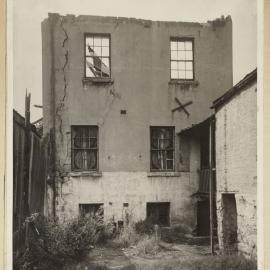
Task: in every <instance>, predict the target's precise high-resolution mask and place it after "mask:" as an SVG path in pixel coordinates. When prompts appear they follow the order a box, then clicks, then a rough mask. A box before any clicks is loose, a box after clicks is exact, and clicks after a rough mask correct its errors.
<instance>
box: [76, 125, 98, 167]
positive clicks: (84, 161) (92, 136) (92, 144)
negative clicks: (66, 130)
mask: <svg viewBox="0 0 270 270" xmlns="http://www.w3.org/2000/svg"><path fill="white" fill-rule="evenodd" d="M71 133H72V145H71V147H72V148H71V152H72V169H73V170H75V171H96V170H97V168H98V127H97V126H72V127H71Z"/></svg>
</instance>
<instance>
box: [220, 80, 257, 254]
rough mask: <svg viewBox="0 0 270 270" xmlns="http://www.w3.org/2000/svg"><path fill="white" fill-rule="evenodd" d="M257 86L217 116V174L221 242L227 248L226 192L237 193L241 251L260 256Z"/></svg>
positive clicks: (237, 97)
mask: <svg viewBox="0 0 270 270" xmlns="http://www.w3.org/2000/svg"><path fill="white" fill-rule="evenodd" d="M256 87H257V86H256V84H253V85H252V86H249V88H248V89H246V90H243V91H242V92H241V93H239V94H238V95H236V96H235V97H233V99H231V100H230V101H229V102H227V103H226V104H225V105H223V106H222V107H221V108H220V109H219V110H218V111H217V113H216V175H217V214H218V230H219V242H220V245H221V248H223V242H224V239H223V228H222V218H223V213H222V203H221V197H222V194H223V193H234V194H235V199H236V209H237V223H238V249H239V250H240V251H243V252H244V253H247V254H253V255H254V254H256V207H257V203H256V201H257V199H256V193H257V191H256V186H257V165H256V164H257V132H256V129H257V107H256V106H257V105H256V104H257V103H256Z"/></svg>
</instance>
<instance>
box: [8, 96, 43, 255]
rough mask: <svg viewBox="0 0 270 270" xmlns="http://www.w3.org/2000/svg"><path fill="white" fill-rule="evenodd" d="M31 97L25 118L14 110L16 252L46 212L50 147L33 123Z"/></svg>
mask: <svg viewBox="0 0 270 270" xmlns="http://www.w3.org/2000/svg"><path fill="white" fill-rule="evenodd" d="M29 108H30V95H28V96H26V113H25V118H24V117H22V116H21V115H20V114H18V113H17V112H16V111H13V252H20V251H23V250H24V248H25V247H26V245H27V239H28V236H29V226H28V224H27V222H26V220H27V218H29V217H30V216H31V215H32V214H34V213H44V200H45V188H46V186H45V185H46V171H47V167H48V154H47V153H48V151H47V150H48V149H47V147H48V144H47V143H45V141H43V140H42V138H41V136H40V135H39V134H38V132H37V131H36V129H35V126H34V125H32V124H31V123H30V110H29Z"/></svg>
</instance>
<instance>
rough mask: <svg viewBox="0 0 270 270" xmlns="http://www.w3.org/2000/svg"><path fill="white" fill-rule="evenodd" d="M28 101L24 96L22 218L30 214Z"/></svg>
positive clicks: (26, 95)
mask: <svg viewBox="0 0 270 270" xmlns="http://www.w3.org/2000/svg"><path fill="white" fill-rule="evenodd" d="M30 101H31V94H30V93H29V94H28V93H27V89H26V94H25V123H24V125H25V141H24V156H25V158H24V196H23V197H24V216H25V217H28V216H29V214H30V209H29V202H28V194H29V165H30V150H31V137H30V135H31V134H30V131H31V123H30ZM25 225H26V233H25V244H26V246H28V234H29V226H28V223H27V222H26V224H25Z"/></svg>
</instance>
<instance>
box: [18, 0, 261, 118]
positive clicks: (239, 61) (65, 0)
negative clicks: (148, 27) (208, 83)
mask: <svg viewBox="0 0 270 270" xmlns="http://www.w3.org/2000/svg"><path fill="white" fill-rule="evenodd" d="M13 2H14V4H13V10H14V13H13V29H14V36H13V38H14V53H13V59H14V66H13V69H14V70H13V72H14V73H13V74H14V75H13V77H14V92H13V94H14V108H15V109H16V110H17V111H18V112H19V113H21V114H22V115H23V114H24V96H25V90H26V88H27V89H28V92H31V99H32V101H31V103H32V107H31V114H32V115H31V120H32V121H34V120H36V119H38V118H39V117H41V116H42V110H41V109H37V108H34V107H33V105H34V104H38V105H42V74H41V67H42V63H41V21H42V20H43V19H44V18H46V17H47V14H48V12H57V13H60V14H62V15H65V14H75V15H79V14H88V15H101V16H122V17H135V18H142V19H150V20H160V21H165V20H168V21H194V22H206V21H207V20H213V19H215V18H217V17H220V16H221V15H224V16H227V15H231V17H232V21H233V78H234V83H236V82H238V81H239V80H240V79H242V77H243V76H245V74H246V73H248V72H250V71H251V70H253V69H254V68H255V67H256V66H257V64H256V61H257V56H256V45H257V44H256V40H257V8H256V0H226V1H224V0H166V1H164V0H95V1H93V0H73V1H72V0H13Z"/></svg>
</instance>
